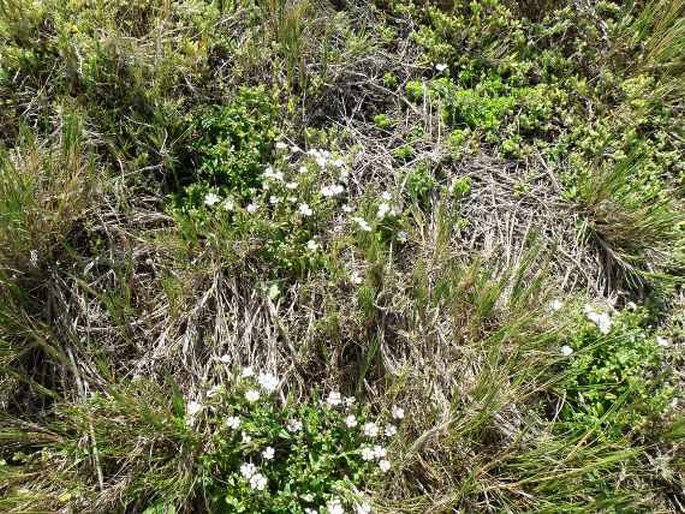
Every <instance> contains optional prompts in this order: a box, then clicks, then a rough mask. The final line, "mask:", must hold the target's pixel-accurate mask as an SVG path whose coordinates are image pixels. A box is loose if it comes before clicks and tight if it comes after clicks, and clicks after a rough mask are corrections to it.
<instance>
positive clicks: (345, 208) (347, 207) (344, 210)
mask: <svg viewBox="0 0 685 514" xmlns="http://www.w3.org/2000/svg"><path fill="white" fill-rule="evenodd" d="M342 210H343V212H346V213H348V214H349V213H350V212H352V211H353V210H354V208H353V207H350V206H349V205H347V204H345V205H343V206H342Z"/></svg>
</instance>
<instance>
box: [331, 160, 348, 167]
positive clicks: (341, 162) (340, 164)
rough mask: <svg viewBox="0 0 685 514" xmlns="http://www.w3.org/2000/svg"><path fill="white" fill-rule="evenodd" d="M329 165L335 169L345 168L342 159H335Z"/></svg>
mask: <svg viewBox="0 0 685 514" xmlns="http://www.w3.org/2000/svg"><path fill="white" fill-rule="evenodd" d="M331 164H332V165H333V166H334V167H336V168H344V167H345V161H343V160H342V159H335V160H334V161H333V162H331Z"/></svg>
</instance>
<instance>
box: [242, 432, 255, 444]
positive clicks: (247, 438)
mask: <svg viewBox="0 0 685 514" xmlns="http://www.w3.org/2000/svg"><path fill="white" fill-rule="evenodd" d="M240 440H241V441H242V443H243V444H250V443H251V442H252V436H251V435H249V434H246V433H245V432H243V433H242V434H241V438H240Z"/></svg>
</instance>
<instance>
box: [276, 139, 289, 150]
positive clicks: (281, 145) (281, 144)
mask: <svg viewBox="0 0 685 514" xmlns="http://www.w3.org/2000/svg"><path fill="white" fill-rule="evenodd" d="M287 149H288V145H287V144H285V143H284V142H283V141H276V150H287Z"/></svg>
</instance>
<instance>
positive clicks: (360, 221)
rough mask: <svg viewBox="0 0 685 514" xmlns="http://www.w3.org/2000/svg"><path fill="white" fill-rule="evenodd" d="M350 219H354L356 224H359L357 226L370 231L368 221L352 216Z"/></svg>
mask: <svg viewBox="0 0 685 514" xmlns="http://www.w3.org/2000/svg"><path fill="white" fill-rule="evenodd" d="M352 221H354V222H355V223H356V224H357V225H359V228H360V229H361V230H362V231H364V232H371V231H372V230H373V229H372V228H371V225H369V224H368V222H367V221H366V220H365V219H364V218H360V217H354V218H352Z"/></svg>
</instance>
